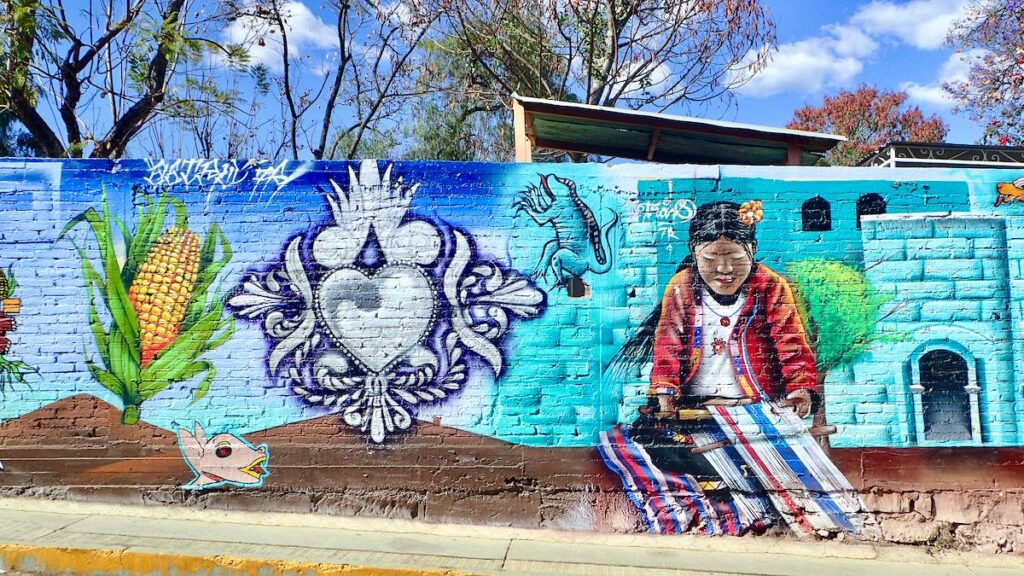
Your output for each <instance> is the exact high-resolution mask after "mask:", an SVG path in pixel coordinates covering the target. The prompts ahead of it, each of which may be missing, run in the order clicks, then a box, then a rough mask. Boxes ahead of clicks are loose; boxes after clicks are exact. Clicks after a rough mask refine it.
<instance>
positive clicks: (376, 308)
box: [316, 264, 436, 373]
mask: <svg viewBox="0 0 1024 576" xmlns="http://www.w3.org/2000/svg"><path fill="white" fill-rule="evenodd" d="M316 301H317V312H318V313H319V314H320V319H321V320H322V321H323V323H324V325H326V326H327V329H328V331H330V333H331V336H333V338H334V341H335V342H336V343H337V344H338V345H339V346H341V347H342V348H344V349H345V350H346V351H347V352H348V353H349V354H351V355H352V357H353V358H355V359H356V360H358V361H359V362H361V363H362V364H363V365H364V366H366V368H367V369H369V370H370V371H372V372H375V373H380V372H383V371H384V369H385V368H387V367H388V366H389V365H390V364H391V363H392V362H394V361H395V360H397V359H399V358H401V357H402V356H404V355H405V354H406V353H407V352H408V351H409V350H410V349H412V348H413V347H414V346H416V345H417V344H419V342H420V340H422V339H423V337H424V336H425V335H426V333H427V331H428V330H430V326H431V324H432V323H433V320H434V308H435V305H436V296H435V295H434V288H433V286H432V285H431V283H430V280H429V279H427V277H426V276H425V275H424V274H423V272H421V271H420V270H419V269H417V268H414V267H412V266H407V265H401V264H398V265H388V266H384V267H383V268H381V269H380V270H378V271H377V272H375V273H373V274H371V275H369V276H368V275H366V274H364V273H363V272H362V271H361V270H356V269H354V268H341V269H338V270H335V271H334V272H332V273H331V274H329V275H328V276H327V278H325V279H324V281H323V282H321V283H320V286H319V288H318V290H317V299H316Z"/></svg>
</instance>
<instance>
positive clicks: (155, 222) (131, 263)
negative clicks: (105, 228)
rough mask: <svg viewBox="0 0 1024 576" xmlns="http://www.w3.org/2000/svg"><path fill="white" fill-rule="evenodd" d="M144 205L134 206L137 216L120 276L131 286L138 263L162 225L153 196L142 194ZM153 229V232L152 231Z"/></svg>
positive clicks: (136, 272)
mask: <svg viewBox="0 0 1024 576" xmlns="http://www.w3.org/2000/svg"><path fill="white" fill-rule="evenodd" d="M144 201H145V206H139V207H136V212H138V214H139V216H138V219H137V220H136V224H135V235H134V236H132V241H131V244H130V245H129V246H128V257H127V259H126V260H125V264H124V271H123V272H122V273H121V278H122V279H123V280H124V283H125V285H126V286H131V285H132V282H134V281H135V275H136V274H138V271H139V265H141V264H142V262H143V261H145V259H146V256H148V255H149V251H150V249H152V247H153V243H154V242H156V239H157V237H158V236H159V234H160V227H161V226H163V215H162V213H158V212H157V210H156V208H154V206H153V198H152V197H151V196H148V195H147V196H144ZM154 231H155V232H154Z"/></svg>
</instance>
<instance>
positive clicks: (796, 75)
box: [733, 25, 878, 98]
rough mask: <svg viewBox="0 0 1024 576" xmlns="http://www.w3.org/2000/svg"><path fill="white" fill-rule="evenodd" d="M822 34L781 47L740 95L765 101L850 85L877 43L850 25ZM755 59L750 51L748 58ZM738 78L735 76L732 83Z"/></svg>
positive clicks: (739, 89)
mask: <svg viewBox="0 0 1024 576" xmlns="http://www.w3.org/2000/svg"><path fill="white" fill-rule="evenodd" d="M822 31H823V32H825V35H822V36H815V37H812V38H808V39H806V40H800V41H798V42H791V43H789V44H782V45H781V46H779V49H778V51H777V52H775V53H774V54H773V55H772V58H771V62H769V63H768V65H767V66H766V67H765V68H764V69H763V70H761V71H760V72H758V73H757V74H756V75H755V76H754V77H753V78H752V79H751V80H750V81H749V82H747V83H746V84H744V85H742V86H740V87H739V88H738V89H737V92H740V93H741V94H745V95H747V96H753V97H759V98H763V97H768V96H773V95H775V94H780V93H783V92H792V93H797V94H811V93H814V92H817V91H819V90H821V89H822V88H825V87H835V86H846V85H848V84H850V82H851V81H852V80H853V79H854V78H855V77H856V76H857V75H858V74H860V72H861V70H863V68H864V64H863V60H864V59H865V58H867V57H869V56H870V55H871V54H873V53H874V52H875V50H877V49H878V44H877V43H876V42H875V41H874V40H872V39H871V37H869V36H868V35H866V34H864V33H863V32H861V31H860V30H858V29H856V28H853V27H851V26H839V25H832V26H825V27H824V28H822ZM754 56H755V54H754V53H753V52H751V53H750V54H748V56H747V58H748V60H749V59H752V58H753V57H754ZM738 79H739V74H735V75H734V77H733V80H738Z"/></svg>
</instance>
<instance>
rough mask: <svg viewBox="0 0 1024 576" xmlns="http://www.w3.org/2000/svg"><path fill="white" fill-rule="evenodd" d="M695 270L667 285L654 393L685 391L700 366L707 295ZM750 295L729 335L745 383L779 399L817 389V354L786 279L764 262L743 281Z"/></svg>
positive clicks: (745, 386)
mask: <svg viewBox="0 0 1024 576" xmlns="http://www.w3.org/2000/svg"><path fill="white" fill-rule="evenodd" d="M695 273H696V272H695V271H694V270H692V269H689V268H688V269H685V270H682V271H680V272H679V273H677V274H676V275H675V276H673V277H672V279H671V280H670V281H669V283H668V286H667V287H666V288H665V296H664V298H663V299H662V305H661V319H660V320H659V321H658V327H657V330H656V332H655V335H654V369H653V370H652V371H651V387H650V391H649V393H650V394H674V395H677V396H678V395H685V394H686V385H687V384H688V383H689V382H690V381H691V380H692V379H693V376H694V375H695V374H696V373H697V368H698V367H699V366H700V359H701V338H702V332H703V326H702V322H701V318H702V314H701V307H700V306H701V300H700V298H701V296H700V288H699V285H698V284H696V283H695V282H694V277H693V275H694V274H695ZM743 293H744V294H745V295H746V296H747V300H746V302H745V303H744V305H743V309H742V310H740V314H739V318H738V319H737V321H736V325H735V327H734V328H733V330H732V333H731V335H730V338H729V340H730V341H729V349H730V352H731V353H732V355H733V362H734V367H735V368H736V372H737V380H738V382H739V384H740V388H741V389H743V390H744V392H745V393H746V394H747V396H751V397H759V393H758V390H763V391H764V393H765V394H767V395H768V397H769V398H773V399H778V398H780V397H782V396H785V395H786V394H788V393H789V392H792V391H794V390H798V389H801V388H805V389H807V390H810V391H811V392H814V391H815V384H816V381H817V370H816V369H815V366H814V354H813V353H812V352H811V347H810V346H809V345H808V343H807V335H806V333H805V331H804V326H803V323H802V322H801V321H800V313H799V312H798V311H797V307H796V302H795V300H794V298H793V290H792V289H791V288H790V287H789V283H788V282H786V279H785V278H783V277H782V276H780V275H779V274H778V273H776V272H775V271H773V270H772V269H770V268H768V267H767V266H764V265H762V264H758V265H756V267H755V268H754V270H753V272H751V276H750V278H749V279H748V280H747V282H746V284H745V285H744V286H743Z"/></svg>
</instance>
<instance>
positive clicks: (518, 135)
mask: <svg viewBox="0 0 1024 576" xmlns="http://www.w3.org/2000/svg"><path fill="white" fill-rule="evenodd" d="M512 125H513V130H514V134H515V140H516V162H533V142H530V136H529V135H528V133H527V130H526V110H524V109H523V105H522V104H521V103H520V102H519V101H518V100H515V99H513V100H512Z"/></svg>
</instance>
